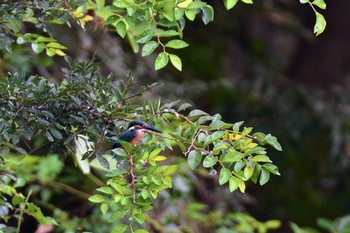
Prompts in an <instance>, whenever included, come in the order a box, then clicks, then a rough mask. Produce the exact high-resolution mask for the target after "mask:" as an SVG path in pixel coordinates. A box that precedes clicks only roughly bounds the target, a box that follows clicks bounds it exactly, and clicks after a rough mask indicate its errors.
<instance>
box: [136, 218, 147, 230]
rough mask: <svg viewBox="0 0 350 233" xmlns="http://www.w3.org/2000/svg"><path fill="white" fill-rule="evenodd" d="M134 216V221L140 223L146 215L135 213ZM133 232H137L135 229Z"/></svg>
mask: <svg viewBox="0 0 350 233" xmlns="http://www.w3.org/2000/svg"><path fill="white" fill-rule="evenodd" d="M134 217H135V219H136V221H137V222H138V223H140V224H142V223H144V222H145V220H146V217H145V215H144V214H135V215H134ZM135 232H137V230H136V231H135ZM139 232H147V231H139Z"/></svg>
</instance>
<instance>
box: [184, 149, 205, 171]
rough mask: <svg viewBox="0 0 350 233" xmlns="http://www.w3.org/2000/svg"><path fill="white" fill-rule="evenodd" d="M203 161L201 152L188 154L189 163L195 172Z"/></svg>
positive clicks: (195, 151) (194, 151) (193, 151)
mask: <svg viewBox="0 0 350 233" xmlns="http://www.w3.org/2000/svg"><path fill="white" fill-rule="evenodd" d="M201 161H202V152H201V151H199V150H192V151H191V152H190V153H189V154H188V158H187V162H188V165H189V166H190V168H191V169H192V170H194V169H195V168H196V167H197V166H198V165H199V163H200V162H201Z"/></svg>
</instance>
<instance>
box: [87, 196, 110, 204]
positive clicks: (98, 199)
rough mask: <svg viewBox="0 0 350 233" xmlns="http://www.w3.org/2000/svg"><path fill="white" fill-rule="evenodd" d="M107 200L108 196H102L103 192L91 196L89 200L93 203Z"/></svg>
mask: <svg viewBox="0 0 350 233" xmlns="http://www.w3.org/2000/svg"><path fill="white" fill-rule="evenodd" d="M105 200H106V198H105V197H104V196H102V195H101V194H95V195H93V196H91V197H89V201H91V202H93V203H102V202H104V201H105Z"/></svg>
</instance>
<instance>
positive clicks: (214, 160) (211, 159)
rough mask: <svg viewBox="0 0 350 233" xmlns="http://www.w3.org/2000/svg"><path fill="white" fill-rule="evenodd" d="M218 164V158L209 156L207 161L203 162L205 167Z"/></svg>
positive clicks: (206, 158)
mask: <svg viewBox="0 0 350 233" xmlns="http://www.w3.org/2000/svg"><path fill="white" fill-rule="evenodd" d="M217 162H218V157H216V156H215V157H214V156H211V155H207V156H206V157H205V159H204V160H203V167H206V168H208V167H212V166H214V165H215V164H216V163H217Z"/></svg>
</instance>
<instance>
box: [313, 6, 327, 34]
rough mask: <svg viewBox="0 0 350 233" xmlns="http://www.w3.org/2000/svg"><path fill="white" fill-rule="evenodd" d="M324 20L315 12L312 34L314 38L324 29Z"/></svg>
mask: <svg viewBox="0 0 350 233" xmlns="http://www.w3.org/2000/svg"><path fill="white" fill-rule="evenodd" d="M326 25H327V23H326V20H325V18H324V17H323V15H321V14H320V13H318V12H316V23H315V26H314V33H316V36H318V35H320V34H321V33H322V32H323V31H324V30H325V28H326Z"/></svg>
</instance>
